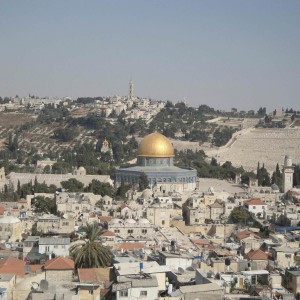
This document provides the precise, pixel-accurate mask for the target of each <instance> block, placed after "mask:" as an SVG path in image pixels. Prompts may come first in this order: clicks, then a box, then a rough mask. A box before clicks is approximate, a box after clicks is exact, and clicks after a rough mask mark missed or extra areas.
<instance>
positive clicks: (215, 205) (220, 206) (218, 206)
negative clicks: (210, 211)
mask: <svg viewBox="0 0 300 300" xmlns="http://www.w3.org/2000/svg"><path fill="white" fill-rule="evenodd" d="M210 207H211V208H223V205H222V204H221V203H219V202H218V201H216V202H215V203H213V204H211V205H210Z"/></svg>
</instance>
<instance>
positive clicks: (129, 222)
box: [125, 219, 136, 224]
mask: <svg viewBox="0 0 300 300" xmlns="http://www.w3.org/2000/svg"><path fill="white" fill-rule="evenodd" d="M125 223H126V224H136V221H134V220H133V219H126V220H125Z"/></svg>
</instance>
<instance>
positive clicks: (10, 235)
mask: <svg viewBox="0 0 300 300" xmlns="http://www.w3.org/2000/svg"><path fill="white" fill-rule="evenodd" d="M22 232H23V226H22V223H21V221H20V219H18V218H17V217H13V216H4V217H2V218H0V240H1V241H12V242H15V241H17V240H21V238H22Z"/></svg>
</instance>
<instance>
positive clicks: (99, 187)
mask: <svg viewBox="0 0 300 300" xmlns="http://www.w3.org/2000/svg"><path fill="white" fill-rule="evenodd" d="M85 192H91V193H94V194H96V195H101V196H102V197H103V196H105V195H107V196H110V197H113V196H114V193H115V191H114V188H113V187H112V186H111V185H110V184H109V183H107V182H101V181H99V180H97V179H93V180H92V181H91V183H90V184H89V185H88V186H87V187H86V188H85Z"/></svg>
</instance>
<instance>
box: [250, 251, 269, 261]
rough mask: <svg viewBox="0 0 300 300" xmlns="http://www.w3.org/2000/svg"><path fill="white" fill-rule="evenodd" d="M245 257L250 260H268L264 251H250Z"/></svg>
mask: <svg viewBox="0 0 300 300" xmlns="http://www.w3.org/2000/svg"><path fill="white" fill-rule="evenodd" d="M246 257H247V258H248V259H250V260H268V257H269V255H268V253H265V252H264V251H262V250H260V249H258V250H252V249H251V250H250V251H249V252H248V253H247V254H246Z"/></svg>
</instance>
